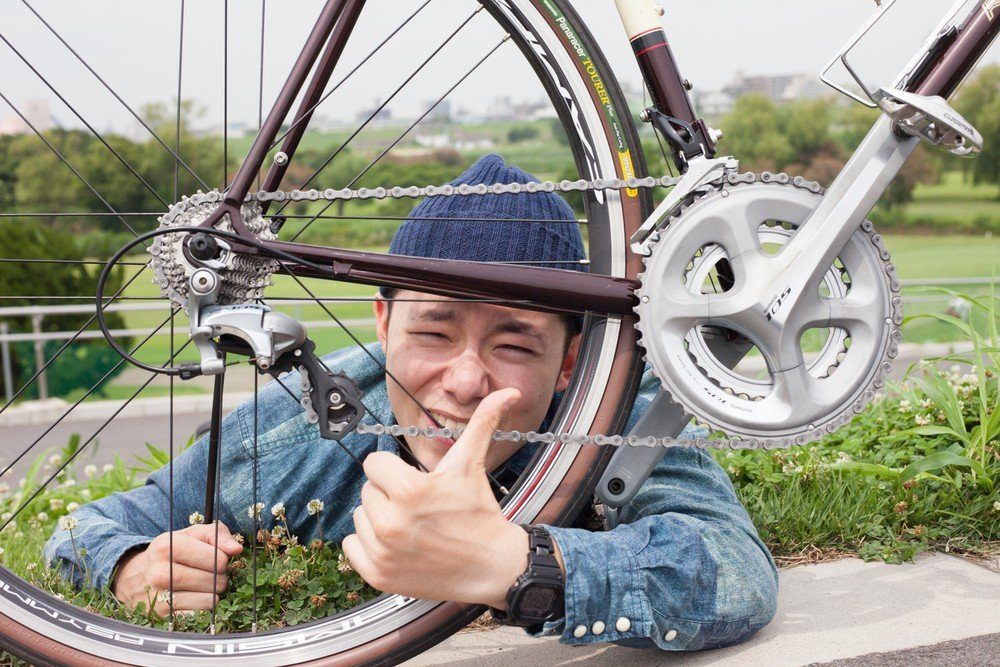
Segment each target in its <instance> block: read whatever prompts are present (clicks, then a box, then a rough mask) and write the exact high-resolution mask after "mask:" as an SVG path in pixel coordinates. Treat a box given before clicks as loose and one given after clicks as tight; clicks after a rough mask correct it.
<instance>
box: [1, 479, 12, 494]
mask: <svg viewBox="0 0 1000 667" xmlns="http://www.w3.org/2000/svg"><path fill="white" fill-rule="evenodd" d="M0 493H2V494H7V493H10V485H9V484H7V482H0Z"/></svg>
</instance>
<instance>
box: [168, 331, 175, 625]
mask: <svg viewBox="0 0 1000 667" xmlns="http://www.w3.org/2000/svg"><path fill="white" fill-rule="evenodd" d="M175 354H176V353H175V352H174V316H173V314H171V315H170V358H171V359H173V358H174V356H175ZM167 380H168V381H169V383H170V384H169V387H170V417H169V422H168V425H167V440H168V442H167V446H168V447H169V452H170V455H169V456H170V460H169V465H170V482H169V486H170V488H169V489H168V491H167V503H168V510H167V517H168V518H167V533H168V534H169V538H168V540H169V547H168V549H169V560H170V575H169V576H170V581H169V586H170V592H169V596H170V599H169V605H170V623H169V629H170V630H171V631H173V629H174V376H173V375H171V376H170V377H168V378H167Z"/></svg>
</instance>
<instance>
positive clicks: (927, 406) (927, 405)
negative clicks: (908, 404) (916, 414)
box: [920, 398, 934, 410]
mask: <svg viewBox="0 0 1000 667" xmlns="http://www.w3.org/2000/svg"><path fill="white" fill-rule="evenodd" d="M920 407H922V408H923V409H924V410H930V409H931V408H933V407H934V401H932V400H931V399H929V398H925V399H924V400H922V401H920Z"/></svg>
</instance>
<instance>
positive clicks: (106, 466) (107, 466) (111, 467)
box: [101, 463, 115, 472]
mask: <svg viewBox="0 0 1000 667" xmlns="http://www.w3.org/2000/svg"><path fill="white" fill-rule="evenodd" d="M114 469H115V466H114V465H113V464H111V463H105V464H104V467H102V468H101V470H103V471H104V472H111V471H112V470H114Z"/></svg>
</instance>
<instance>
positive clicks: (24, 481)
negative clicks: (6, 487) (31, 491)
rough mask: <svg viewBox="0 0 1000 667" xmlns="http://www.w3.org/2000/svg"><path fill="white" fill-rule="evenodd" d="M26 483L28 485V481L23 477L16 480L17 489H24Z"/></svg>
mask: <svg viewBox="0 0 1000 667" xmlns="http://www.w3.org/2000/svg"><path fill="white" fill-rule="evenodd" d="M27 483H28V480H26V479H25V478H23V477H22V478H21V479H19V480H17V485H18V486H19V487H21V488H22V489H23V488H24V485H25V484H27Z"/></svg>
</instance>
